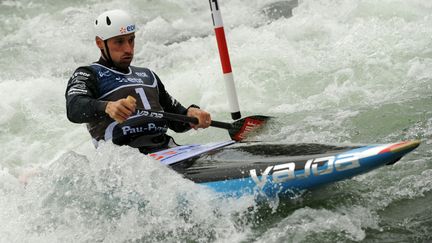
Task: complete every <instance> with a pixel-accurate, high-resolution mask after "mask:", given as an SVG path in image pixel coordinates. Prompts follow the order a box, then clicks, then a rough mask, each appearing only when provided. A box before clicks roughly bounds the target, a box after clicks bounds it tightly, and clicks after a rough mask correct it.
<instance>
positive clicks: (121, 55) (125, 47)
mask: <svg viewBox="0 0 432 243" xmlns="http://www.w3.org/2000/svg"><path fill="white" fill-rule="evenodd" d="M107 45H108V49H109V54H110V55H111V59H112V61H113V63H114V65H115V66H116V67H118V68H121V69H127V68H128V67H129V65H130V63H131V62H132V58H133V55H134V46H135V34H134V33H132V34H127V35H121V36H116V37H113V38H110V39H108V42H107ZM104 51H105V50H104ZM105 54H106V53H105Z"/></svg>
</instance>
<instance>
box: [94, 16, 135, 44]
mask: <svg viewBox="0 0 432 243" xmlns="http://www.w3.org/2000/svg"><path fill="white" fill-rule="evenodd" d="M95 32H96V33H95V34H96V36H99V37H100V38H101V39H102V40H107V39H109V38H112V37H114V36H119V35H126V34H130V33H134V32H135V22H134V21H133V19H132V18H131V17H130V16H129V14H128V13H126V12H125V11H123V10H120V9H115V10H110V11H106V12H104V13H102V14H101V15H99V17H97V19H96V21H95Z"/></svg>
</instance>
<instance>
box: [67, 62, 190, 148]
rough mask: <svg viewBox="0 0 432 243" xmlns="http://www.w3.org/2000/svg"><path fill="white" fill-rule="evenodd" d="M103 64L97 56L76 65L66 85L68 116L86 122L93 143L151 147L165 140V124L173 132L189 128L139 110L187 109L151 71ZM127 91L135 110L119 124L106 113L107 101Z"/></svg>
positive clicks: (126, 94) (73, 119) (166, 137)
mask: <svg viewBox="0 0 432 243" xmlns="http://www.w3.org/2000/svg"><path fill="white" fill-rule="evenodd" d="M103 64H105V63H104V62H103V60H99V62H97V63H93V64H92V65H90V66H85V67H79V68H78V69H76V70H75V72H74V74H73V75H72V77H71V78H70V79H69V82H68V86H67V89H66V110H67V116H68V119H69V120H70V121H72V122H75V123H87V128H88V131H89V132H90V134H91V136H92V138H93V141H94V142H95V145H97V142H98V141H100V140H106V141H107V140H112V141H113V142H114V143H115V144H118V145H129V146H132V147H137V148H151V149H152V148H157V147H160V146H163V145H164V144H166V143H167V139H168V136H167V135H166V134H165V133H166V131H167V129H168V128H171V129H172V130H174V131H176V132H184V131H187V130H189V129H190V126H189V124H185V123H179V122H168V121H166V120H163V119H158V118H148V117H144V116H141V115H140V111H142V110H150V109H151V110H158V111H166V112H172V113H177V114H183V115H186V113H187V109H186V108H185V107H183V106H182V105H181V104H180V103H179V102H178V101H177V100H175V99H174V98H172V97H171V96H170V95H169V94H168V92H167V91H166V90H165V87H164V86H163V84H162V82H161V81H160V79H159V77H158V76H157V75H156V74H155V73H154V72H152V71H151V70H149V69H147V68H139V67H134V66H130V67H129V70H128V72H127V73H123V72H119V71H117V70H115V69H112V68H108V67H106V66H105V65H103ZM129 95H131V96H133V97H134V98H135V99H136V101H137V111H136V112H135V114H133V115H132V116H131V117H130V118H129V119H128V120H126V121H125V122H123V123H121V124H118V123H117V122H116V121H114V120H113V119H112V118H110V117H109V116H108V115H107V114H106V113H105V107H106V104H107V102H108V101H116V100H119V99H122V98H126V97H127V96H129Z"/></svg>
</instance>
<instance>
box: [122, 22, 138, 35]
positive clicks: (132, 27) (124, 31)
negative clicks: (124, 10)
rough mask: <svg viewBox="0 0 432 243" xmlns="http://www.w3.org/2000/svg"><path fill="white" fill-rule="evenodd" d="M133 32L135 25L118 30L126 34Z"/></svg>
mask: <svg viewBox="0 0 432 243" xmlns="http://www.w3.org/2000/svg"><path fill="white" fill-rule="evenodd" d="M134 30H135V25H134V24H131V25H128V26H127V27H126V28H125V27H121V28H120V33H122V34H126V33H128V32H131V31H134Z"/></svg>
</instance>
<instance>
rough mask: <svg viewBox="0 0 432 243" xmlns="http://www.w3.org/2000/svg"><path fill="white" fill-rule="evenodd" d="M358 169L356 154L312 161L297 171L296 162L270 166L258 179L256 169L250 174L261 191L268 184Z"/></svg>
mask: <svg viewBox="0 0 432 243" xmlns="http://www.w3.org/2000/svg"><path fill="white" fill-rule="evenodd" d="M319 164H321V166H319ZM358 167H360V163H359V158H358V157H357V156H356V154H342V155H338V156H329V157H323V158H317V159H310V160H308V161H307V162H306V164H305V166H304V168H301V169H296V164H295V163H294V162H291V163H285V164H280V165H275V166H268V167H267V168H266V169H265V170H264V172H262V174H261V178H259V177H258V175H257V172H256V170H255V169H253V170H250V171H249V174H250V176H251V178H252V180H253V181H254V182H255V183H256V185H257V186H258V187H259V188H260V189H263V188H264V186H265V185H266V184H267V183H283V182H287V181H290V180H294V179H302V178H308V177H310V176H311V175H313V176H322V175H326V174H331V173H333V172H335V171H345V170H351V169H354V168H358ZM296 172H297V173H296ZM269 176H271V178H269Z"/></svg>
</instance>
